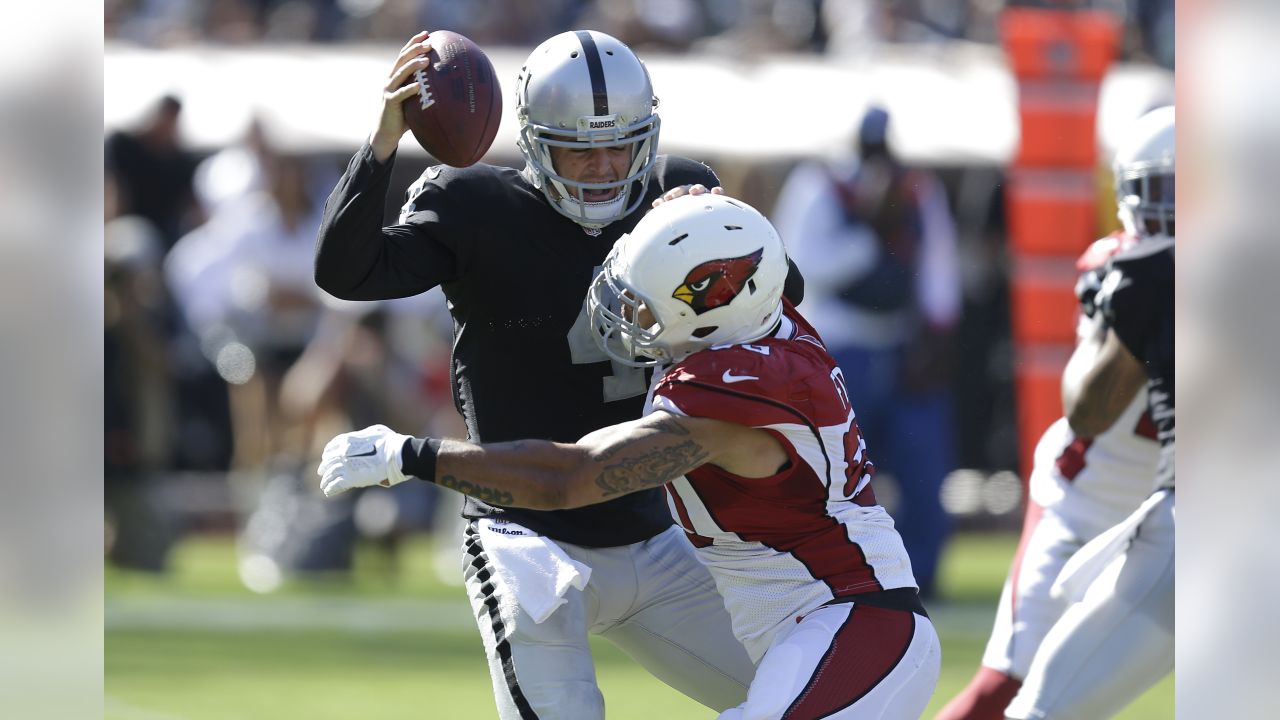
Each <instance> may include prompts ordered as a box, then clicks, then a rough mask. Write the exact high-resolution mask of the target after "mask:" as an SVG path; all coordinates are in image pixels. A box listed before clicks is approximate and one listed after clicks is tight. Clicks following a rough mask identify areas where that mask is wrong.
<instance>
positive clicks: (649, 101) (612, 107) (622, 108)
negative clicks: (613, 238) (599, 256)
mask: <svg viewBox="0 0 1280 720" xmlns="http://www.w3.org/2000/svg"><path fill="white" fill-rule="evenodd" d="M657 107H658V98H657V97H655V96H654V94H653V85H652V84H651V83H650V81H649V72H648V70H646V69H645V67H644V64H643V63H641V62H640V58H638V57H636V54H635V53H633V52H632V51H631V48H629V47H627V46H626V45H624V44H623V43H622V42H620V41H619V40H617V39H616V38H613V37H610V36H609V35H606V34H604V33H601V32H596V31H594V30H577V31H570V32H564V33H560V34H559V35H556V36H555V37H552V38H550V39H549V40H547V41H546V42H544V43H542V44H541V45H539V46H538V47H536V48H534V51H533V53H532V54H530V55H529V59H528V60H526V61H525V64H524V67H523V68H521V70H520V76H519V78H518V79H517V80H516V119H517V121H518V122H519V124H520V137H519V140H517V143H516V144H517V145H518V146H519V147H520V152H521V154H522V155H524V159H525V163H526V170H527V172H528V173H529V175H530V177H531V180H532V181H533V183H534V185H536V186H537V187H539V188H541V189H542V192H543V194H545V195H546V196H547V200H548V201H550V203H551V206H552V207H554V208H555V209H556V210H558V211H559V212H560V213H561V214H562V215H565V216H566V217H568V218H569V219H571V220H573V221H574V222H576V223H578V224H580V225H582V226H584V227H589V228H601V227H604V226H605V225H608V224H609V223H611V222H614V221H616V220H620V219H622V218H623V217H626V216H627V215H629V214H630V213H631V212H632V211H634V210H635V209H636V208H637V207H639V206H640V203H641V202H642V201H643V200H644V189H645V185H646V183H647V182H648V180H649V173H650V172H651V171H652V170H653V164H654V160H655V159H656V158H657V156H658V129H659V126H660V124H661V122H660V120H659V118H658V114H657ZM620 145H626V146H630V148H631V163H630V165H629V170H628V174H627V176H626V177H624V178H619V179H617V180H615V181H613V182H599V183H584V182H576V181H574V180H570V179H569V178H566V177H563V176H562V175H560V174H559V173H557V172H556V169H555V165H554V164H553V163H552V162H551V148H552V147H565V148H596V147H611V146H620ZM570 188H574V189H576V190H577V191H578V197H574V196H573V193H571V192H570ZM611 188H620V191H619V193H618V195H617V196H616V197H614V198H612V199H610V200H605V201H602V202H584V201H583V200H581V199H580V198H582V197H583V194H582V191H583V190H608V189H611Z"/></svg>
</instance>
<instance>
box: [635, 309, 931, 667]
mask: <svg viewBox="0 0 1280 720" xmlns="http://www.w3.org/2000/svg"><path fill="white" fill-rule="evenodd" d="M651 408H652V409H653V410H666V411H668V412H672V413H675V414H679V415H686V416H691V417H705V418H714V419H717V420H725V421H728V422H734V423H738V424H741V425H748V426H751V427H756V428H761V429H763V430H766V431H767V432H769V433H770V434H772V435H773V436H774V437H775V438H777V439H778V440H779V442H781V443H782V446H783V447H784V448H785V449H786V452H787V456H788V460H789V462H788V463H787V465H786V466H785V467H784V468H783V469H782V470H781V471H780V472H779V473H778V474H776V475H774V476H771V477H766V478H744V477H741V476H738V475H733V474H731V473H729V472H726V471H725V470H723V469H721V468H719V467H717V466H714V465H703V466H701V467H699V468H697V469H695V470H693V471H691V472H690V473H689V474H688V475H687V476H684V477H680V478H677V479H676V480H674V481H672V482H671V483H669V484H668V485H667V486H666V488H667V497H668V505H669V506H670V509H671V513H672V516H673V517H674V518H675V519H676V521H677V522H678V523H679V524H680V525H681V526H682V527H684V529H685V531H686V532H687V533H688V534H689V539H690V541H691V542H693V544H694V545H695V546H696V547H697V548H698V554H699V557H700V558H701V559H702V560H703V562H704V563H705V564H706V565H707V566H708V568H709V569H710V570H711V573H712V575H713V576H714V577H715V579H716V583H717V586H718V587H719V589H720V592H721V594H723V595H724V596H725V603H726V607H727V608H728V609H729V613H730V615H731V616H732V618H733V624H734V632H735V633H736V634H737V635H738V638H739V639H740V640H742V641H743V643H744V644H745V645H746V646H747V650H748V651H749V652H750V653H751V655H752V657H753V658H754V659H758V658H759V657H760V656H761V655H762V654H763V653H764V650H765V649H767V648H768V643H769V641H770V640H771V639H772V637H773V634H774V632H775V631H776V629H777V628H778V626H779V624H780V623H782V622H783V621H786V620H788V619H790V618H793V617H795V616H796V615H799V614H802V613H804V612H807V611H809V610H812V609H813V608H816V607H817V606H819V605H821V604H823V603H825V602H828V601H830V600H832V599H835V598H840V597H847V596H851V595H857V594H859V593H865V592H873V591H879V590H890V589H894V588H902V587H915V586H916V585H915V579H914V577H913V576H912V574H911V564H910V561H909V560H908V558H907V553H906V550H905V548H904V547H903V545H902V540H901V538H900V537H899V536H898V533H897V531H896V530H895V529H894V527H893V520H892V518H890V517H889V515H888V513H887V512H885V510H884V508H883V507H881V506H879V505H877V504H876V502H875V494H874V492H873V490H872V488H871V478H872V475H873V474H874V465H873V464H872V462H871V459H870V457H869V456H868V454H867V447H866V442H865V441H864V440H863V437H862V433H861V431H860V430H859V428H858V424H857V421H856V418H855V414H854V411H853V408H852V406H851V404H850V400H849V396H848V393H847V391H846V389H845V383H844V377H843V376H842V375H841V373H840V369H839V368H838V367H836V364H835V361H834V360H833V359H832V358H831V356H830V355H829V354H828V353H827V350H826V348H825V347H824V346H823V344H822V340H821V338H819V337H818V333H817V332H816V331H815V330H814V329H813V328H812V327H811V326H810V325H809V323H808V322H807V321H805V319H804V318H803V317H801V316H800V314H799V313H798V312H796V310H795V308H793V307H791V305H790V304H786V305H785V311H784V313H783V319H782V324H781V326H780V328H779V329H778V331H777V332H776V333H774V335H773V336H771V337H768V338H763V339H761V340H758V341H756V342H754V343H748V344H742V345H731V346H723V347H715V348H710V349H708V350H703V351H701V352H697V353H694V354H693V355H690V356H689V357H687V358H685V359H684V360H682V361H681V362H679V363H676V364H675V365H673V366H671V367H670V368H668V369H667V371H666V372H665V373H663V374H662V375H661V376H660V377H658V378H657V379H656V380H655V382H654V385H653V388H652V397H651Z"/></svg>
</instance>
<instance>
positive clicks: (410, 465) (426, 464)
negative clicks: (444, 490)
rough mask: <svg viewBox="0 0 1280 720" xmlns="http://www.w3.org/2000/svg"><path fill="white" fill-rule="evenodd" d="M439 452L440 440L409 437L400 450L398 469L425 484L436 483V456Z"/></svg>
mask: <svg viewBox="0 0 1280 720" xmlns="http://www.w3.org/2000/svg"><path fill="white" fill-rule="evenodd" d="M439 452H440V440H438V439H436V438H416V437H411V438H409V439H408V440H406V441H405V443H404V448H403V449H401V450H400V469H401V471H403V472H404V474H405V475H412V476H414V477H416V478H418V479H419V480H426V481H427V482H431V483H433V482H435V481H436V454H437V453H439Z"/></svg>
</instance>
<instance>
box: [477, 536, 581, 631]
mask: <svg viewBox="0 0 1280 720" xmlns="http://www.w3.org/2000/svg"><path fill="white" fill-rule="evenodd" d="M477 525H478V526H479V528H480V541H481V543H482V544H483V545H484V551H485V554H487V555H488V556H489V562H490V563H492V565H493V567H494V570H495V571H496V572H497V574H498V577H499V578H501V579H502V583H503V584H504V585H506V587H507V589H508V591H509V592H506V593H502V597H501V599H500V601H499V605H500V606H503V607H502V609H503V611H504V613H510V612H513V611H514V609H515V606H516V605H518V606H519V607H520V608H521V609H523V610H524V611H525V612H526V613H528V615H529V617H532V618H533V621H534V622H535V623H540V622H542V621H544V620H546V619H547V618H549V617H551V613H553V612H555V610H556V608H558V607H560V606H561V605H563V604H565V602H567V601H566V600H565V599H564V594H565V593H566V592H568V591H569V588H571V587H573V588H577V589H579V590H582V589H583V588H585V587H586V586H587V581H588V580H590V579H591V568H590V567H588V566H587V565H584V564H582V563H580V562H578V561H577V560H574V559H573V558H571V557H569V555H568V554H567V553H566V552H565V551H564V550H563V549H562V548H561V547H560V546H559V545H557V544H556V543H555V541H554V540H551V539H549V538H546V537H543V536H541V535H538V534H536V533H534V532H533V531H532V530H530V529H528V528H526V527H523V526H521V525H517V524H515V523H512V522H508V521H506V520H501V519H496V518H481V519H480V521H479V522H478V523H477Z"/></svg>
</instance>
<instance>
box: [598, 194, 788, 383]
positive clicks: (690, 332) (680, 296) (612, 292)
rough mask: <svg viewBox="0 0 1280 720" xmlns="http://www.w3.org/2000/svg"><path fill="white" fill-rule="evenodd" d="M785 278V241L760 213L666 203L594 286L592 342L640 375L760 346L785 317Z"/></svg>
mask: <svg viewBox="0 0 1280 720" xmlns="http://www.w3.org/2000/svg"><path fill="white" fill-rule="evenodd" d="M787 270H788V266H787V253H786V248H785V247H784V246H783V244H782V239H781V238H780V237H778V232H777V231H776V230H774V228H773V225H771V224H770V223H769V221H768V220H767V219H765V217H764V216H763V215H761V214H760V213H759V212H757V211H756V210H755V208H752V207H751V206H749V205H747V204H746V203H744V202H742V201H740V200H735V199H733V198H729V197H725V196H724V195H712V194H710V193H704V194H702V195H686V196H683V197H679V198H676V199H675V200H669V201H667V202H665V203H662V204H661V205H659V206H658V207H657V208H655V209H653V210H650V211H649V212H648V214H646V215H645V216H644V218H642V219H641V220H640V222H639V224H637V225H636V227H635V229H634V230H632V231H631V232H630V233H628V234H626V235H623V236H622V237H620V238H618V242H617V243H615V244H614V246H613V250H612V251H611V252H610V253H609V256H608V258H606V259H605V262H604V267H603V269H601V271H600V273H599V274H598V275H596V278H595V280H594V281H593V282H592V284H591V289H590V290H589V291H588V293H587V312H588V314H589V317H590V321H591V326H592V328H594V330H595V332H593V333H592V337H593V338H594V339H595V340H596V342H597V343H598V344H599V345H600V347H601V348H602V349H603V350H604V351H605V353H606V354H607V355H609V356H610V357H611V358H613V359H614V360H617V361H618V362H621V363H624V364H626V365H632V366H638V367H643V366H647V365H656V364H658V363H666V362H675V361H678V360H680V359H682V358H684V357H685V356H687V355H689V354H691V353H694V352H697V351H699V350H702V349H705V348H709V347H712V346H715V345H735V344H739V343H747V342H751V341H753V340H758V339H760V338H762V337H764V336H765V335H767V334H768V333H769V332H771V331H772V330H773V328H774V327H775V326H777V324H778V319H779V318H780V317H781V316H782V287H783V284H784V283H785V282H786V279H787ZM637 356H639V357H637Z"/></svg>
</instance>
